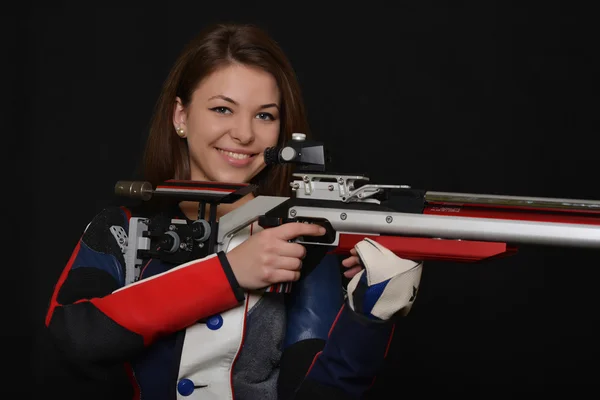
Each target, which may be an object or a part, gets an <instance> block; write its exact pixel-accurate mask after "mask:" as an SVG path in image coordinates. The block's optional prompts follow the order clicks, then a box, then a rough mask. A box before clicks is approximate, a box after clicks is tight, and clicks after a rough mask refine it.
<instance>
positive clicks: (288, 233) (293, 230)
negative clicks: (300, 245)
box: [273, 222, 327, 240]
mask: <svg viewBox="0 0 600 400" xmlns="http://www.w3.org/2000/svg"><path fill="white" fill-rule="evenodd" d="M273 229H274V230H273V232H274V233H275V234H276V235H277V237H278V238H280V239H284V240H291V239H295V238H297V237H298V236H323V235H324V234H325V232H327V231H326V230H325V228H323V227H322V226H320V225H317V224H305V223H302V222H289V223H287V224H283V225H281V226H278V227H277V228H273Z"/></svg>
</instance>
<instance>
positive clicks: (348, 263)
mask: <svg viewBox="0 0 600 400" xmlns="http://www.w3.org/2000/svg"><path fill="white" fill-rule="evenodd" d="M342 265H343V266H344V267H346V268H349V267H353V266H355V265H360V259H359V258H358V256H352V257H348V258H346V259H345V260H343V261H342Z"/></svg>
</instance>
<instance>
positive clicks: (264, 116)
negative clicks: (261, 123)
mask: <svg viewBox="0 0 600 400" xmlns="http://www.w3.org/2000/svg"><path fill="white" fill-rule="evenodd" d="M257 117H258V118H260V119H267V120H269V121H274V120H275V117H273V115H272V114H269V113H259V114H258V115H257Z"/></svg>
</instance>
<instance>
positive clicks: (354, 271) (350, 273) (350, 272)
mask: <svg viewBox="0 0 600 400" xmlns="http://www.w3.org/2000/svg"><path fill="white" fill-rule="evenodd" d="M361 270H362V267H353V268H350V269H349V270H348V271H344V276H345V277H346V278H349V279H351V278H353V277H354V275H356V274H358V273H359V272H360V271H361Z"/></svg>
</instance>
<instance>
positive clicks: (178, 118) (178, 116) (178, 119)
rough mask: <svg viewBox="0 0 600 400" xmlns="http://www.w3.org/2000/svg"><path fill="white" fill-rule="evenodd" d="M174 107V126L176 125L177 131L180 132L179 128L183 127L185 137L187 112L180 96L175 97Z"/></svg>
mask: <svg viewBox="0 0 600 400" xmlns="http://www.w3.org/2000/svg"><path fill="white" fill-rule="evenodd" d="M173 107H174V109H173V126H174V127H175V131H176V132H178V134H179V132H180V131H179V130H180V129H182V130H183V136H182V137H185V136H186V134H187V126H186V122H187V114H186V110H185V107H184V106H183V103H182V102H181V99H180V98H179V97H176V98H175V104H174V105H173Z"/></svg>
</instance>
